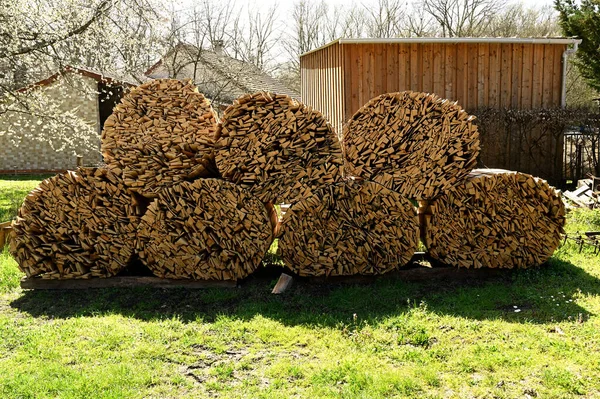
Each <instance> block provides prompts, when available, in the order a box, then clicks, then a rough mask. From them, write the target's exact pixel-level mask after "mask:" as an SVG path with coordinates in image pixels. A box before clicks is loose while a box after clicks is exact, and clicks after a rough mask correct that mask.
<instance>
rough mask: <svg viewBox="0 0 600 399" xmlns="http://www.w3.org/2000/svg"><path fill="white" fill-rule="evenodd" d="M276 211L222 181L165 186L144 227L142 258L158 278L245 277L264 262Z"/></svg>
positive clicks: (220, 278) (232, 278)
mask: <svg viewBox="0 0 600 399" xmlns="http://www.w3.org/2000/svg"><path fill="white" fill-rule="evenodd" d="M276 220H277V215H276V213H275V211H274V209H273V207H270V206H269V207H266V206H265V205H264V204H263V203H261V202H260V201H258V200H257V199H256V198H254V197H253V196H252V195H250V194H249V193H247V192H246V191H245V190H243V189H241V188H240V187H238V186H236V185H234V184H232V183H229V182H226V181H223V180H217V179H202V180H197V181H195V182H193V183H190V182H184V183H181V184H178V185H175V186H172V187H169V188H166V189H164V190H162V191H161V192H160V193H159V196H158V198H156V199H155V200H154V201H153V202H152V204H150V206H149V207H148V211H147V212H146V214H145V215H144V217H143V218H142V222H141V223H140V226H139V232H138V239H139V242H140V248H141V252H140V258H141V260H142V261H143V262H144V263H145V264H146V265H147V266H148V267H149V268H150V270H152V272H153V273H154V274H155V275H156V276H159V277H167V278H175V279H182V278H191V279H198V280H235V279H240V278H244V277H246V276H247V275H249V274H250V273H252V272H253V271H254V270H256V268H257V267H258V266H259V265H260V263H261V260H262V259H263V256H264V255H265V253H266V252H267V250H268V249H269V247H270V245H271V243H272V240H273V230H274V227H275V223H276Z"/></svg>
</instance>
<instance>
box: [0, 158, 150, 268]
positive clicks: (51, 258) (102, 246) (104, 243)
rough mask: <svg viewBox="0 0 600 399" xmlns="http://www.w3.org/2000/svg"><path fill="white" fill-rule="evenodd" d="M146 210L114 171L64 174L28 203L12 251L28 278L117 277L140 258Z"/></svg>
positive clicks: (17, 223) (47, 182) (47, 183)
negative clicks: (139, 230) (136, 253)
mask: <svg viewBox="0 0 600 399" xmlns="http://www.w3.org/2000/svg"><path fill="white" fill-rule="evenodd" d="M142 210H143V209H142V206H141V204H139V203H138V202H137V201H136V199H135V198H134V197H132V195H131V194H129V193H127V191H126V188H125V187H124V185H123V183H122V181H121V179H120V178H119V176H117V175H115V174H114V173H112V172H110V171H109V170H108V169H104V168H79V169H77V170H76V171H74V172H73V171H69V172H66V173H61V174H58V175H56V176H54V177H51V178H49V179H46V180H44V181H42V182H41V183H40V185H39V186H38V187H37V188H36V189H34V190H33V191H32V192H31V193H29V194H28V195H27V197H26V198H25V201H24V202H23V205H22V206H21V208H20V209H19V214H18V217H17V219H16V220H15V221H14V223H13V235H12V240H11V243H10V251H11V253H12V255H13V256H14V257H15V259H16V260H17V262H18V263H19V268H20V269H21V270H22V271H23V272H24V273H25V274H26V275H27V276H28V277H31V276H37V275H40V274H41V275H42V277H43V278H65V279H68V278H90V277H109V276H114V275H115V274H117V273H118V272H120V271H121V270H122V269H123V268H125V267H126V266H127V265H128V263H129V262H130V260H131V258H132V256H133V254H134V250H135V246H136V229H137V226H138V223H139V220H140V216H141V213H142Z"/></svg>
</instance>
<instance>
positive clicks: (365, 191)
mask: <svg viewBox="0 0 600 399" xmlns="http://www.w3.org/2000/svg"><path fill="white" fill-rule="evenodd" d="M279 235H280V236H281V238H280V239H279V251H280V252H281V255H282V257H283V260H284V262H285V264H286V266H288V267H289V268H290V269H292V270H293V271H294V272H296V273H298V274H299V275H301V276H323V275H325V276H344V275H354V274H382V273H386V272H388V271H391V270H393V269H395V268H398V267H400V266H403V265H405V264H406V263H408V261H409V260H410V259H411V257H412V256H413V254H414V252H415V250H416V249H417V245H418V242H419V224H418V218H417V212H416V209H415V207H414V206H413V205H412V204H411V202H410V201H408V200H407V199H405V198H403V197H402V196H401V195H399V194H398V193H396V192H393V191H391V190H388V189H387V188H385V187H383V186H381V185H379V184H377V183H372V182H367V181H360V180H353V179H351V180H347V181H344V182H341V183H337V184H335V185H332V186H329V187H327V188H324V189H322V190H320V191H318V192H316V193H315V194H314V195H313V196H311V197H309V198H308V199H306V200H303V201H299V202H297V203H295V204H293V205H292V206H291V207H290V209H289V210H288V211H287V212H286V214H285V216H284V217H283V221H282V223H281V226H280V230H279Z"/></svg>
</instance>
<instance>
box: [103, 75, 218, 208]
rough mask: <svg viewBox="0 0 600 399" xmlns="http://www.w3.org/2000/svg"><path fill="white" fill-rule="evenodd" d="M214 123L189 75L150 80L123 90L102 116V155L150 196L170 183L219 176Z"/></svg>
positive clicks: (127, 180)
mask: <svg viewBox="0 0 600 399" xmlns="http://www.w3.org/2000/svg"><path fill="white" fill-rule="evenodd" d="M216 125H217V119H216V116H215V113H214V111H213V109H212V107H211V105H210V102H209V101H208V100H207V99H206V98H205V97H204V96H203V95H202V94H200V93H198V91H197V89H196V87H195V86H194V85H193V84H192V83H191V82H190V81H186V82H182V81H179V80H170V79H159V80H153V81H150V82H148V83H144V84H143V85H141V86H138V87H137V88H135V89H133V90H132V91H131V92H129V93H128V94H126V95H125V96H124V97H123V99H122V100H121V103H120V104H118V105H117V106H116V107H115V110H114V111H113V114H112V115H111V116H110V117H109V118H108V119H107V120H106V122H105V124H104V130H103V132H102V155H103V156H104V160H105V162H106V164H107V166H108V168H109V169H110V170H111V171H113V172H115V173H117V174H119V175H122V176H123V179H124V182H125V184H126V185H127V186H128V187H130V189H131V190H132V191H135V192H138V193H140V194H143V195H145V196H147V197H151V198H152V197H155V196H156V193H157V192H158V191H159V190H160V189H161V188H162V187H166V186H169V185H171V184H173V183H176V182H179V181H185V180H190V179H194V178H196V177H215V176H217V174H218V172H217V170H216V165H215V164H214V152H213V147H214V134H215V130H216Z"/></svg>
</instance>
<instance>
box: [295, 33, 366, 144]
mask: <svg viewBox="0 0 600 399" xmlns="http://www.w3.org/2000/svg"><path fill="white" fill-rule="evenodd" d="M353 56H355V57H357V56H358V54H357V53H356V54H352V53H351V52H350V51H348V52H347V53H344V52H343V51H342V46H340V45H339V44H337V43H336V44H333V45H331V46H329V47H326V48H324V49H322V50H321V51H316V52H314V53H311V54H308V55H305V56H302V57H301V58H300V96H301V98H302V102H304V104H306V105H309V106H311V107H313V108H314V109H316V110H319V111H321V112H322V113H323V115H325V117H326V118H327V120H328V121H329V123H331V125H332V126H333V128H334V129H335V131H336V133H341V131H342V130H341V128H342V123H343V121H344V114H345V111H346V110H345V109H344V107H345V106H346V104H347V105H349V106H352V104H356V106H357V107H360V106H359V105H358V104H359V103H360V101H359V96H360V97H361V98H362V96H361V95H360V94H359V93H358V92H357V91H356V90H353V91H352V90H349V91H346V90H345V88H346V85H345V82H346V81H349V80H350V79H348V77H347V76H344V74H343V69H344V68H345V69H347V70H357V72H358V68H357V67H358V62H357V59H356V58H353ZM361 72H362V71H361ZM371 81H372V78H371ZM363 87H364V88H366V87H367V86H366V85H364V84H361V88H363ZM346 93H349V98H348V99H346V98H345V95H346ZM357 109H358V108H357ZM348 111H349V110H348Z"/></svg>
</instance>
